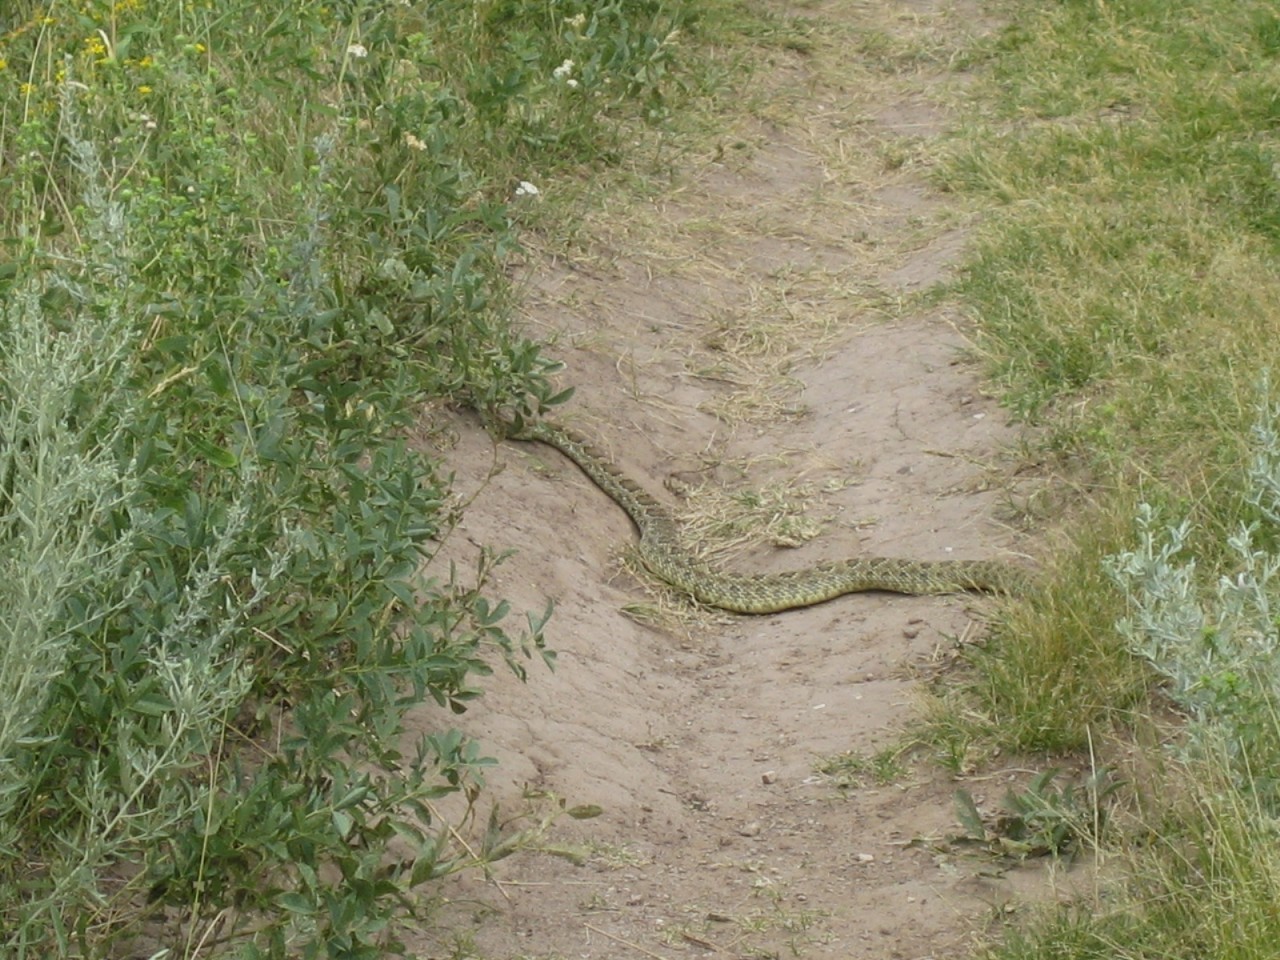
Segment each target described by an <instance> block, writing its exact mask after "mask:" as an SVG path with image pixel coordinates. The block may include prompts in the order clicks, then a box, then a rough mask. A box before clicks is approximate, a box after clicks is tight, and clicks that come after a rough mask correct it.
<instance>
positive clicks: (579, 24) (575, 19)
mask: <svg viewBox="0 0 1280 960" xmlns="http://www.w3.org/2000/svg"><path fill="white" fill-rule="evenodd" d="M565 23H567V24H568V25H569V26H571V27H573V29H575V30H581V29H582V28H583V27H585V26H586V25H587V15H586V14H585V13H578V14H575V15H574V16H572V17H570V18H569V19H568V20H566V21H565Z"/></svg>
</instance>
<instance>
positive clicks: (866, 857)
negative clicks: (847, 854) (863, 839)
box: [853, 853, 876, 863]
mask: <svg viewBox="0 0 1280 960" xmlns="http://www.w3.org/2000/svg"><path fill="white" fill-rule="evenodd" d="M853 859H855V860H857V861H858V862H859V863H875V862H876V856H875V854H874V853H860V854H858V855H857V856H856V857H854V858H853Z"/></svg>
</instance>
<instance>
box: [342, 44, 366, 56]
mask: <svg viewBox="0 0 1280 960" xmlns="http://www.w3.org/2000/svg"><path fill="white" fill-rule="evenodd" d="M368 55H369V51H368V50H366V49H365V46H364V44H363V43H353V44H351V46H349V47H347V56H348V57H353V58H354V59H356V60H363V59H364V58H365V57H367V56H368Z"/></svg>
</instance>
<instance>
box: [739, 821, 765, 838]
mask: <svg viewBox="0 0 1280 960" xmlns="http://www.w3.org/2000/svg"><path fill="white" fill-rule="evenodd" d="M761 829H762V828H761V826H760V821H759V820H752V821H751V822H750V823H744V824H743V825H742V826H740V827H739V828H738V833H739V834H741V835H742V836H744V837H758V836H760V831H761Z"/></svg>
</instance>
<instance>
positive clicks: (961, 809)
mask: <svg viewBox="0 0 1280 960" xmlns="http://www.w3.org/2000/svg"><path fill="white" fill-rule="evenodd" d="M955 801H956V817H957V818H958V819H959V820H960V825H961V826H963V827H964V828H965V831H966V832H965V836H964V839H968V840H978V841H983V840H986V839H987V827H986V824H985V823H983V822H982V814H980V813H979V812H978V805H977V804H976V803H974V802H973V795H972V794H971V793H969V791H968V790H957V791H956V793H955Z"/></svg>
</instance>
